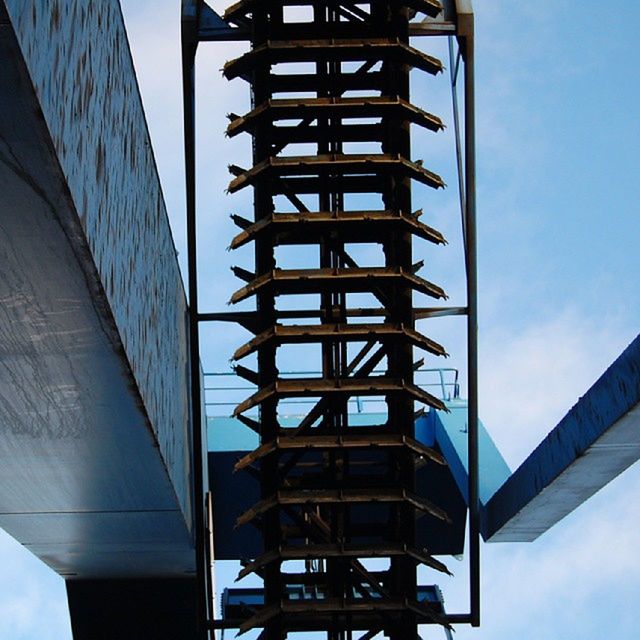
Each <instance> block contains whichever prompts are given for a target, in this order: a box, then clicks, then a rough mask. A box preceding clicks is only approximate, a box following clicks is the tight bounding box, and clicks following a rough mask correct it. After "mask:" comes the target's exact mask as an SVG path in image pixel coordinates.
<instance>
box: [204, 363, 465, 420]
mask: <svg viewBox="0 0 640 640" xmlns="http://www.w3.org/2000/svg"><path fill="white" fill-rule="evenodd" d="M385 373H386V371H384V370H383V369H377V370H375V371H374V372H373V374H375V375H384V374H385ZM319 376H320V373H319V372H318V371H281V372H280V377H281V378H300V377H313V378H317V377H319ZM414 382H415V384H416V385H417V386H418V387H420V388H421V389H424V390H425V391H429V393H431V394H432V395H434V396H436V397H438V398H440V399H441V400H445V401H450V400H455V399H457V398H459V397H460V382H459V372H458V370H457V369H454V368H450V367H449V368H433V369H427V368H421V369H416V371H414ZM256 389H257V387H256V385H254V384H252V383H251V382H249V381H247V380H245V379H244V378H241V377H240V376H238V375H237V374H236V373H235V372H234V371H213V372H209V373H205V374H204V394H205V396H204V397H205V402H204V405H205V410H206V415H207V417H210V418H212V417H222V416H228V415H230V414H231V412H232V411H233V408H234V407H235V406H236V405H237V404H239V403H240V402H242V401H243V400H244V399H245V398H247V397H248V396H250V395H251V394H252V393H254V392H255V391H256ZM382 402H383V401H382V400H381V399H378V398H376V397H366V398H363V397H360V396H354V397H352V398H350V399H349V401H348V403H349V410H350V412H353V413H367V410H366V409H369V411H368V412H369V413H375V412H376V411H375V410H374V405H378V407H380V405H381V403H382ZM313 404H314V401H313V399H310V398H309V399H306V398H305V399H300V398H298V399H294V398H286V399H283V400H281V401H280V405H282V406H283V407H293V406H294V405H306V406H307V407H310V406H312V405H313ZM298 410H299V411H300V413H302V412H303V411H304V409H303V407H302V406H299V407H297V408H296V409H292V411H293V412H294V413H295V412H296V411H298Z"/></svg>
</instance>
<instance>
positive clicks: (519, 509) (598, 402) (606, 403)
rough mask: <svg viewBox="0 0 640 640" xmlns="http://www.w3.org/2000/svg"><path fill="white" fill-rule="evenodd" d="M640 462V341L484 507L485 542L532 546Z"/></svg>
mask: <svg viewBox="0 0 640 640" xmlns="http://www.w3.org/2000/svg"><path fill="white" fill-rule="evenodd" d="M639 458H640V336H638V337H637V338H636V339H635V340H634V341H633V342H632V343H631V345H630V346H629V347H628V348H627V349H626V350H625V351H624V352H623V353H622V355H621V356H620V357H619V358H618V359H617V360H616V361H615V362H614V363H613V364H612V365H611V366H610V367H609V368H608V369H607V371H606V372H605V373H604V374H603V375H602V376H601V377H600V379H599V380H598V381H597V382H596V383H595V384H594V385H593V386H592V387H591V389H589V391H587V393H586V394H585V395H584V396H583V397H582V398H581V399H580V400H579V401H578V403H577V404H576V405H575V406H574V407H573V408H572V409H571V411H569V413H567V415H566V416H565V417H564V418H563V419H562V420H561V421H560V423H559V424H558V426H557V427H556V428H555V429H554V430H553V431H551V433H550V434H549V435H548V436H547V437H546V438H545V439H544V440H543V441H542V442H541V443H540V445H539V446H538V447H537V448H536V449H535V451H534V452H533V453H532V454H531V455H530V456H529V457H528V458H527V459H526V460H525V461H524V462H523V463H522V465H521V466H520V467H519V468H518V469H517V470H516V471H515V472H514V474H513V475H512V476H511V477H510V478H509V480H508V481H507V482H506V483H505V484H504V485H503V486H502V487H501V488H500V489H499V490H498V492H497V493H496V494H495V495H494V496H493V498H492V499H491V500H490V501H489V502H488V504H487V505H486V509H485V511H484V513H483V531H484V535H485V539H488V541H489V542H530V541H533V540H535V539H536V538H537V537H538V536H540V535H541V534H542V533H544V532H545V531H547V530H548V529H549V528H551V527H552V526H553V525H554V524H556V522H558V521H559V520H561V519H562V518H564V517H565V516H566V515H567V514H569V513H571V511H573V510H574V509H576V508H577V507H579V506H580V505H581V504H582V503H583V502H584V501H585V500H587V499H588V498H589V497H591V496H592V495H593V494H594V493H596V492H597V491H599V490H600V489H601V488H602V487H604V486H605V485H606V484H607V483H609V482H610V481H611V480H613V479H614V478H615V477H616V476H618V475H619V474H620V473H622V472H623V471H624V470H625V469H626V468H627V467H629V466H631V465H632V464H633V463H634V462H636V461H637V460H638V459H639Z"/></svg>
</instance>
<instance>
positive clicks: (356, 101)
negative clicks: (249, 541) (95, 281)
mask: <svg viewBox="0 0 640 640" xmlns="http://www.w3.org/2000/svg"><path fill="white" fill-rule="evenodd" d="M460 6H461V5H459V7H456V6H454V5H453V3H451V5H447V9H448V10H447V11H446V12H445V11H444V9H445V7H444V6H443V4H442V3H441V2H439V1H437V0H411V1H410V0H402V1H399V0H384V1H373V0H366V1H362V2H343V1H334V0H315V1H313V2H311V1H310V0H295V1H293V0H269V1H268V2H265V1H263V2H256V1H251V0H242V1H241V2H238V3H236V4H235V5H233V6H231V7H229V8H228V9H227V11H226V12H225V14H224V16H223V17H222V19H221V18H220V17H218V16H217V15H216V14H214V13H213V11H212V10H211V9H210V8H209V7H208V6H207V5H205V4H204V3H196V2H187V3H185V7H184V11H183V34H184V51H185V56H184V60H185V114H186V115H187V121H186V125H187V126H186V134H187V137H186V140H187V167H188V180H189V183H188V186H189V188H190V196H189V206H190V223H191V224H190V241H191V249H190V265H191V268H190V288H191V290H190V294H191V298H190V299H191V305H192V333H191V336H192V349H195V355H194V357H193V363H194V366H197V363H198V357H197V355H198V346H197V345H198V336H197V333H198V329H197V325H198V322H199V321H201V320H236V321H238V322H241V323H242V324H243V326H244V327H246V328H248V329H250V330H251V331H252V332H253V333H254V335H255V337H254V338H253V339H252V340H251V341H250V342H248V343H247V344H245V345H243V346H241V347H239V348H238V349H237V351H236V352H235V354H234V359H235V360H237V361H238V360H242V359H243V358H244V357H246V356H248V355H249V354H253V353H256V354H257V365H258V366H257V370H256V371H253V370H251V369H249V368H247V367H245V366H242V365H237V366H236V369H235V370H236V372H237V373H238V374H239V375H240V376H242V377H244V378H246V379H247V380H249V381H250V382H252V383H255V384H257V386H258V391H257V392H256V393H255V394H253V395H252V396H251V397H249V398H247V399H246V400H245V401H244V402H242V403H241V404H239V405H238V406H237V407H236V409H235V411H234V416H236V417H237V418H238V419H239V420H241V421H242V422H243V423H244V424H245V425H246V426H248V427H249V428H251V429H253V430H254V431H256V432H257V433H258V434H259V437H260V446H259V447H258V448H257V449H256V450H255V451H253V452H252V453H250V454H248V455H247V456H245V457H244V458H243V459H241V460H240V461H239V462H238V464H237V465H236V468H237V469H238V470H240V469H242V470H245V472H250V473H252V474H253V475H254V476H255V479H256V481H257V482H259V484H260V488H261V489H260V491H261V500H260V501H259V502H258V503H257V504H255V505H254V506H253V507H252V508H250V509H249V510H248V511H246V512H245V513H243V514H242V515H241V516H240V517H239V518H238V522H237V524H238V525H239V526H252V525H253V526H258V527H259V528H260V530H261V532H262V539H263V553H262V554H261V555H260V556H259V557H257V558H255V559H253V561H252V562H250V563H249V564H247V565H246V566H245V567H244V569H243V570H242V571H241V573H240V576H239V577H244V576H245V575H248V574H250V573H257V574H259V575H260V576H261V577H262V578H263V579H264V606H263V607H261V608H260V609H258V610H257V611H255V612H254V613H253V615H250V616H248V617H247V618H246V619H244V620H241V621H237V624H236V626H237V627H238V628H239V629H240V631H241V632H245V631H248V630H250V629H253V628H263V629H264V631H263V635H262V636H261V637H264V638H265V639H269V640H272V639H273V640H275V639H278V640H280V639H281V638H285V637H287V636H288V635H289V634H295V633H296V632H309V631H325V632H326V633H327V638H330V639H331V640H338V639H343V638H351V637H353V636H352V633H353V632H354V631H360V632H362V633H364V635H363V636H362V637H363V638H373V637H374V636H375V635H377V634H378V633H380V632H384V634H385V635H387V636H388V637H390V638H392V639H398V640H399V639H400V638H403V639H404V638H407V637H416V635H417V626H418V624H425V623H435V624H440V625H444V626H446V627H449V626H450V623H451V622H452V621H460V622H463V621H464V622H472V623H477V619H478V601H477V591H478V590H477V579H478V578H477V576H478V571H477V557H478V553H477V537H478V533H477V531H478V526H477V510H476V509H474V508H473V507H472V508H471V540H472V551H471V558H472V572H471V573H472V590H471V591H472V597H471V599H472V612H471V614H470V615H466V614H465V615H459V616H446V615H443V613H442V612H440V611H438V610H437V609H436V608H435V607H433V606H432V605H431V604H429V603H428V602H426V601H425V600H424V599H420V598H419V595H418V593H419V585H418V584H417V566H418V565H419V564H422V565H426V566H427V567H430V568H431V569H433V570H435V571H438V572H445V573H448V569H447V568H446V566H445V565H444V564H443V563H441V562H440V561H438V560H436V559H435V558H433V557H431V556H430V555H429V553H428V551H427V550H426V549H421V548H420V547H419V546H417V544H416V535H415V522H416V519H417V518H422V517H425V518H435V519H438V520H441V521H445V522H449V521H450V518H449V515H448V514H447V513H446V512H445V511H444V510H443V509H441V508H440V507H439V506H438V495H437V494H434V493H431V494H424V493H423V492H420V491H419V490H418V488H417V487H416V482H415V478H416V468H417V467H418V466H420V465H425V464H435V465H439V464H445V462H444V459H443V458H442V457H441V456H440V455H439V454H438V453H437V452H436V451H434V450H432V449H430V448H428V447H426V446H424V445H422V444H420V443H419V442H418V441H417V440H416V439H415V403H416V402H418V403H421V404H422V405H427V406H429V407H433V408H435V409H441V410H444V409H445V407H444V404H443V403H442V402H441V401H440V400H439V399H438V398H436V397H434V396H432V395H430V394H429V393H427V392H426V391H424V390H423V389H421V388H420V387H418V386H417V385H415V384H414V381H413V371H414V367H415V366H416V363H415V362H414V354H413V350H414V348H417V349H419V350H421V351H423V352H426V354H428V356H429V357H440V356H444V355H446V352H445V348H444V347H443V346H442V345H440V344H438V343H436V342H435V341H434V340H432V339H430V338H428V337H427V336H425V335H423V334H422V333H420V332H418V331H417V330H416V326H415V323H416V318H424V317H428V316H429V315H435V314H446V313H459V312H460V310H458V309H447V308H438V309H416V308H415V307H414V300H413V296H414V292H419V293H422V294H426V295H427V296H430V297H431V298H433V299H434V300H446V298H447V296H446V293H445V291H444V289H443V288H441V287H440V286H439V285H437V284H434V283H432V282H430V281H428V280H427V279H425V278H423V277H421V276H420V275H418V271H420V269H421V267H422V266H423V265H422V263H414V260H413V251H412V241H413V237H414V236H417V237H419V238H422V239H424V240H426V241H428V242H430V243H433V244H434V245H438V244H446V241H445V239H444V237H443V236H442V234H441V233H440V232H439V231H437V230H436V229H433V228H432V227H430V226H428V224H425V223H424V222H423V221H422V220H421V219H420V217H421V215H422V211H421V210H420V208H419V207H417V206H414V203H413V201H412V194H411V184H412V182H413V181H418V182H421V183H422V184H425V185H427V186H429V187H431V188H433V189H440V188H443V187H444V186H445V185H444V181H443V180H442V178H441V177H440V176H439V175H438V174H437V173H435V172H434V171H432V170H431V168H427V167H425V166H423V164H422V161H412V155H411V134H410V130H411V126H412V125H413V126H417V127H421V128H424V129H427V130H430V131H432V132H434V133H437V132H438V131H439V130H441V129H442V128H443V126H444V125H443V122H442V120H441V119H440V118H439V117H438V116H437V115H433V114H431V113H429V112H428V111H426V110H424V109H422V108H421V107H419V106H416V105H414V104H413V103H412V102H411V98H410V90H409V75H410V72H411V70H412V69H415V70H416V71H417V72H419V73H421V74H425V75H427V76H429V75H436V74H439V73H441V72H442V71H443V70H444V65H443V63H442V62H441V61H440V60H438V59H436V58H434V57H432V56H430V55H428V54H426V53H424V52H422V51H421V50H419V49H417V48H415V47H414V46H412V44H411V43H410V36H411V35H442V34H448V35H455V34H458V35H460V36H462V35H463V30H462V29H461V27H462V26H463V25H465V24H466V25H468V23H469V22H470V17H471V14H470V11H469V12H467V13H466V14H465V13H464V12H462V11H460V14H459V13H458V11H457V9H459V8H460ZM416 15H419V16H424V19H422V20H418V21H415V20H414V18H415V17H416ZM459 15H462V16H463V17H462V18H460V17H459ZM465 17H466V18H467V21H466V22H465V21H464V18H465ZM471 35H472V33H471V31H470V30H469V31H468V32H467V36H468V37H466V38H462V44H463V48H462V53H463V54H464V55H465V56H466V63H467V64H466V71H467V74H466V75H467V89H468V92H467V96H466V97H467V101H466V108H467V114H468V115H467V149H466V151H467V163H468V166H467V171H468V172H469V181H468V185H467V190H466V193H465V192H464V188H462V189H461V196H462V198H461V200H462V202H463V203H466V205H465V211H464V217H465V221H466V224H465V228H466V235H467V238H466V241H467V246H466V250H467V267H468V270H469V271H468V274H469V282H470V285H469V303H468V307H467V308H466V309H464V310H463V313H467V314H468V317H469V327H470V331H469V335H470V341H469V343H470V349H469V358H470V373H471V377H472V379H471V381H470V387H471V388H472V389H471V395H472V397H473V395H474V390H475V339H474V338H473V336H474V335H475V285H474V284H473V283H474V282H475V267H474V264H475V257H474V256H475V250H474V249H473V246H474V242H475V241H474V236H473V228H474V224H473V166H472V162H473V144H472V138H473V127H472V124H473V121H472V115H471V114H472V113H473V93H472V86H473V76H472V73H469V68H470V66H471V65H470V63H471V62H472V46H471ZM225 39H248V40H249V41H250V44H251V49H250V51H249V52H248V53H246V54H245V55H243V56H241V57H240V58H238V59H235V60H231V61H229V62H228V63H227V64H225V66H224V70H223V73H224V75H225V77H226V78H227V79H229V80H235V79H238V78H240V79H243V80H245V81H246V82H248V84H249V86H250V90H251V97H252V109H251V111H250V112H249V113H247V114H245V115H243V116H238V115H235V114H231V115H230V116H229V118H230V124H229V126H228V129H227V133H228V135H229V136H230V137H233V136H236V135H240V134H242V133H246V134H248V135H251V136H252V139H253V158H252V163H251V166H250V168H243V167H238V166H235V165H234V166H230V167H229V170H230V172H231V173H232V174H233V176H234V178H233V180H232V181H231V182H230V184H229V187H228V190H229V192H230V193H234V192H236V191H239V190H241V189H245V188H253V192H254V212H253V218H252V219H247V218H245V217H241V216H234V221H235V222H236V224H237V225H238V226H239V227H240V229H241V231H240V233H239V234H238V235H237V236H236V237H235V238H234V239H233V240H232V243H231V247H232V248H233V249H235V248H238V247H240V246H243V245H245V244H247V243H253V246H254V256H255V271H252V272H250V271H248V270H246V269H242V268H238V267H236V268H235V269H234V271H235V273H236V275H237V276H238V277H239V278H240V279H241V280H243V281H244V284H243V286H242V287H241V288H240V289H238V290H237V291H236V292H235V293H234V294H233V296H232V297H231V303H234V304H235V303H238V302H240V301H243V300H245V299H248V298H254V299H255V301H256V310H255V312H248V313H247V312H243V313H237V314H227V315H226V316H222V314H199V313H198V311H197V292H196V291H195V287H196V286H197V285H196V282H197V280H196V275H197V274H196V269H195V204H194V202H195V198H194V180H195V177H194V171H195V163H194V159H193V156H194V154H193V148H194V143H195V138H194V132H193V120H192V114H193V104H194V98H193V95H194V84H193V78H194V75H193V63H194V58H195V49H196V45H197V42H198V41H201V40H225ZM284 94H286V97H283V95H284ZM292 119H297V120H299V121H298V122H297V123H296V124H295V125H291V124H290V122H291V120H292ZM353 143H360V146H362V143H364V146H365V147H366V149H367V151H366V152H365V153H354V152H353V151H351V148H352V147H353ZM298 144H304V145H306V148H307V149H309V148H311V149H312V152H311V153H309V152H307V153H306V155H298V154H296V152H295V145H298ZM469 163H470V164H469ZM461 184H462V183H461ZM354 194H358V196H367V198H366V201H367V202H371V203H375V204H372V205H370V206H367V210H361V208H358V207H357V206H354V204H353V202H354V200H358V199H360V200H361V199H362V198H361V197H360V198H354V197H353V196H354ZM425 217H426V216H425ZM361 243H369V244H375V245H377V246H378V247H379V254H378V259H377V261H376V262H375V263H374V264H359V263H358V262H357V261H356V260H355V259H354V258H353V257H352V255H351V254H350V247H351V246H353V245H356V244H361ZM285 245H287V246H291V245H297V246H300V247H305V253H304V255H305V256H306V257H307V259H308V263H307V264H306V265H305V268H302V269H300V268H295V269H292V268H288V266H287V264H282V263H280V262H278V261H277V259H276V255H277V250H278V248H279V247H281V246H285ZM356 293H359V294H361V293H368V294H371V296H372V299H373V300H374V301H375V302H374V303H373V305H372V306H370V307H367V308H360V307H356V306H354V305H353V304H352V303H351V298H352V294H356ZM298 294H315V296H314V298H313V299H314V300H317V301H318V306H317V307H313V308H299V306H296V305H293V307H294V310H291V306H292V305H289V310H284V309H282V308H281V306H280V305H279V304H278V300H279V299H281V298H285V297H286V296H295V295H298ZM194 300H196V307H195V308H194ZM297 344H315V345H319V349H318V351H317V353H318V354H319V355H318V357H319V361H318V363H317V369H318V370H319V371H321V375H320V377H317V378H298V379H290V378H288V379H284V378H282V377H280V376H279V370H278V361H279V356H280V354H281V353H282V351H283V350H286V349H287V348H288V347H289V346H290V345H297ZM192 353H193V352H192ZM379 367H382V368H383V369H384V371H385V373H384V374H383V375H374V374H373V372H374V370H375V369H377V368H379ZM192 375H193V376H194V377H195V376H196V375H197V372H196V371H195V370H194V371H192ZM198 393H199V392H198ZM356 394H357V395H361V396H362V395H365V396H366V395H368V396H374V397H380V398H383V399H384V401H385V403H386V420H384V421H383V422H382V423H380V424H370V425H367V426H354V425H353V424H351V421H350V416H349V413H348V411H347V402H348V399H349V398H350V397H352V396H353V395H356ZM290 397H306V398H313V399H314V405H313V408H312V409H311V410H310V411H309V412H308V414H307V415H306V416H305V417H304V418H302V419H301V420H300V422H299V424H297V426H295V427H293V428H291V427H288V428H285V427H283V426H282V425H281V424H280V423H279V420H278V403H279V401H281V400H282V399H286V398H290ZM200 401H201V399H200V398H199V397H195V398H194V401H193V406H194V407H198V406H200ZM472 405H473V406H474V407H475V399H473V401H472ZM256 406H257V407H259V420H253V419H251V418H248V417H246V416H245V415H244V414H245V412H246V411H248V410H249V409H252V408H254V407H256ZM475 421H476V422H477V412H476V418H475ZM196 423H197V422H196ZM473 424H474V418H473V414H471V415H470V425H471V426H472V428H471V429H470V450H471V451H472V454H471V456H472V457H471V460H470V463H471V469H472V473H471V474H470V477H471V483H470V496H471V504H472V505H473V504H477V457H476V458H475V459H474V452H475V449H476V448H477V444H474V438H477V435H476V431H475V429H474V428H473ZM197 450H198V446H197V444H196V451H197ZM474 496H475V498H474ZM202 520H204V516H202ZM201 546H203V548H204V545H201ZM370 558H377V559H379V560H382V561H383V562H382V563H380V564H381V565H382V566H384V568H383V569H377V570H375V571H374V570H371V569H368V568H367V566H366V562H365V561H366V559H370ZM291 560H304V561H306V571H304V572H302V573H301V572H300V571H299V570H293V571H292V570H291V569H290V568H289V567H290V563H289V561H291ZM301 584H302V585H307V586H311V587H312V588H313V589H314V592H315V594H316V597H315V598H313V599H311V600H309V599H305V600H304V602H300V601H296V600H295V599H293V597H292V595H291V594H292V593H293V592H294V591H295V588H296V587H297V586H299V585H301ZM205 608H206V605H205ZM227 622H228V621H227ZM210 626H216V624H215V623H213V624H212V625H210Z"/></svg>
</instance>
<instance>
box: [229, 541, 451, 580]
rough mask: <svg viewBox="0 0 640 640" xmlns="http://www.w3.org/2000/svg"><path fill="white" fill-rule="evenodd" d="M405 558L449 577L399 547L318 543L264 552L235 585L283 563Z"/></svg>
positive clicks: (423, 556)
mask: <svg viewBox="0 0 640 640" xmlns="http://www.w3.org/2000/svg"><path fill="white" fill-rule="evenodd" d="M403 555H408V556H410V557H412V558H413V559H414V560H416V562H419V563H420V564H424V565H426V566H429V567H431V568H432V569H435V570H436V571H440V572H441V573H446V574H447V575H452V574H451V572H450V571H449V570H448V569H447V567H446V565H445V564H444V563H442V562H439V561H438V560H436V559H435V558H433V557H432V556H430V555H429V554H428V553H426V552H424V551H420V550H418V549H414V548H412V547H409V546H407V545H404V544H398V543H376V544H353V543H343V544H335V543H324V544H322V543H320V544H312V545H305V546H294V545H282V546H280V547H279V548H278V549H277V550H272V551H267V552H266V553H263V554H262V555H261V556H259V557H258V558H256V559H255V560H254V561H253V562H249V563H247V564H246V565H245V566H244V567H243V568H242V570H241V571H240V573H238V577H237V578H236V582H238V581H239V580H242V579H243V578H245V577H246V576H248V575H249V574H251V573H254V572H255V571H259V570H260V569H262V568H263V567H265V566H266V565H268V564H270V563H272V562H276V561H284V560H316V559H318V558H340V557H344V558H359V559H364V558H391V557H397V556H403Z"/></svg>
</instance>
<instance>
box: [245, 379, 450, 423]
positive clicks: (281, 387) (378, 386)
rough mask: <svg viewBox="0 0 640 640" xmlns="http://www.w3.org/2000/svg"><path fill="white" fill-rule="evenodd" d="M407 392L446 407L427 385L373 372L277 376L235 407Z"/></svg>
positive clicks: (443, 409) (429, 402) (246, 407)
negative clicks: (356, 375)
mask: <svg viewBox="0 0 640 640" xmlns="http://www.w3.org/2000/svg"><path fill="white" fill-rule="evenodd" d="M398 393H403V394H407V395H408V396H409V397H411V398H412V399H413V400H416V401H418V402H422V403H423V404H426V405H428V406H430V407H433V408H434V409H439V410H441V411H447V407H446V405H445V404H444V402H443V401H442V400H440V399H439V398H436V397H435V396H433V395H431V394H430V393H428V392H427V391H425V390H424V389H421V388H420V387H418V386H417V385H415V384H413V383H409V382H405V381H404V380H403V379H401V378H388V377H381V376H370V377H367V378H338V379H337V380H336V379H326V378H298V379H278V380H276V382H273V383H272V384H270V385H268V386H267V387H263V388H262V389H259V390H258V391H257V392H256V393H254V394H253V395H252V396H250V397H249V398H247V399H246V400H245V401H244V402H241V403H240V404H239V405H238V406H237V407H236V408H235V410H234V412H233V415H234V417H235V416H237V415H239V414H241V413H244V412H245V411H248V410H249V409H252V408H253V407H257V406H258V405H260V404H262V403H263V402H265V401H267V400H269V399H271V398H274V397H275V398H276V399H278V400H279V399H282V398H300V397H305V396H306V397H312V398H313V397H328V396H343V397H347V398H349V397H351V396H355V395H360V396H387V395H389V394H398Z"/></svg>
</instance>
